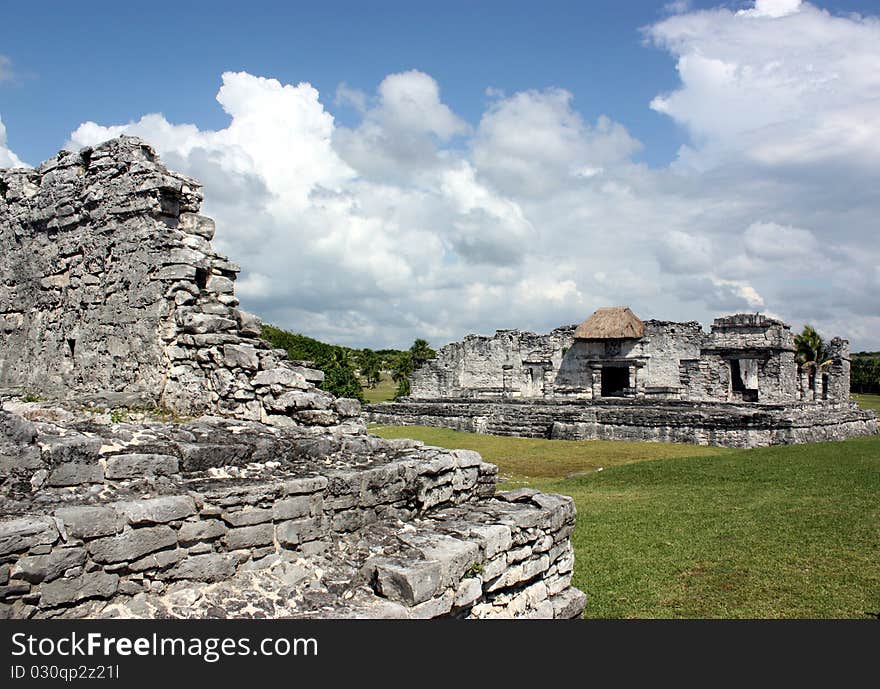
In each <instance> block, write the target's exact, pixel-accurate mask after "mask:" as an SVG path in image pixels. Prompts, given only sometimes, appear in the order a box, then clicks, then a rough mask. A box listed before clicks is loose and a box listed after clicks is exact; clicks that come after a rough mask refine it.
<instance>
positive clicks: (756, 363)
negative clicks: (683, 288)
mask: <svg viewBox="0 0 880 689" xmlns="http://www.w3.org/2000/svg"><path fill="white" fill-rule="evenodd" d="M643 326H644V329H643V334H642V336H641V337H637V338H635V337H627V338H618V337H591V338H585V337H576V336H575V330H576V328H575V326H567V327H562V328H557V329H556V330H554V331H553V332H551V333H550V334H548V335H536V334H534V333H522V332H519V331H516V330H499V331H498V332H496V333H495V335H494V336H492V337H480V336H476V335H469V336H467V337H466V338H465V339H464V340H462V341H461V342H456V343H452V344H449V345H447V346H445V347H443V348H442V349H441V350H440V351H439V352H438V354H437V358H436V359H433V360H431V361H429V362H428V363H427V364H426V365H425V366H423V367H422V368H420V369H418V370H417V371H415V372H413V374H412V376H411V380H410V384H411V390H412V392H411V397H412V398H413V399H439V398H454V397H463V398H529V399H560V398H565V399H570V398H575V399H585V400H597V399H602V398H634V399H680V400H689V401H700V402H761V403H769V404H784V403H787V402H797V401H800V400H805V399H806V400H812V399H822V400H829V401H836V402H844V401H846V400H848V399H849V367H850V353H849V343H848V342H847V341H846V340H841V339H840V338H834V339H833V340H832V341H831V343H830V345H831V346H830V349H831V353H832V363H831V364H830V365H829V366H828V367H826V369H824V370H823V371H822V372H820V375H818V376H813V377H811V378H809V379H808V378H807V377H805V376H802V375H801V372H800V371H799V369H798V365H797V363H796V361H795V347H794V336H793V335H792V333H791V329H790V328H789V326H787V325H786V324H784V323H782V322H781V321H778V320H775V319H772V318H767V317H766V316H762V315H755V314H738V315H734V316H727V317H724V318H716V319H715V321H714V322H713V324H712V327H711V330H710V332H708V333H706V332H705V331H704V330H703V328H702V326H701V325H700V324H699V323H697V322H695V321H691V322H687V323H674V322H670V321H657V320H649V321H644V323H643Z"/></svg>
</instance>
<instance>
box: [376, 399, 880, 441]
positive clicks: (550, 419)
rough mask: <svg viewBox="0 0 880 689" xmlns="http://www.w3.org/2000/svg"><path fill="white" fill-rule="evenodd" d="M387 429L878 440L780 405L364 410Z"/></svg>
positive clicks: (474, 405)
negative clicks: (390, 426) (862, 438)
mask: <svg viewBox="0 0 880 689" xmlns="http://www.w3.org/2000/svg"><path fill="white" fill-rule="evenodd" d="M366 414H367V418H368V419H369V420H370V421H372V422H374V423H380V424H387V425H403V426H437V427H442V428H451V429H453V430H457V431H465V432H470V433H489V434H491V435H501V436H516V437H522V438H549V439H555V440H631V441H643V442H671V443H692V444H696V445H718V446H722V447H738V448H749V447H765V446H768V445H789V444H793V443H808V442H823V441H835V440H845V439H847V438H857V437H863V436H869V435H874V434H876V433H877V417H876V415H875V414H874V412H872V411H868V410H863V409H859V408H858V405H856V404H855V403H834V402H828V403H824V404H822V405H815V404H810V403H805V402H798V403H796V404H785V405H771V404H762V405H755V404H736V403H731V402H727V403H723V404H722V403H711V402H688V401H683V400H648V399H643V400H637V399H633V400H611V399H604V400H598V401H596V402H588V403H585V402H582V401H577V400H564V399H557V400H525V399H511V400H503V401H501V400H495V401H492V400H467V399H462V398H446V399H439V400H415V399H411V400H403V401H400V402H386V403H384V404H371V405H368V406H367V408H366Z"/></svg>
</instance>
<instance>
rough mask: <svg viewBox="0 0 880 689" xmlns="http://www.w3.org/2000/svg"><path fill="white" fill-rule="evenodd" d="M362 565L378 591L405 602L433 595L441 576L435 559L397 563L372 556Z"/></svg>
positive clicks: (425, 598)
mask: <svg viewBox="0 0 880 689" xmlns="http://www.w3.org/2000/svg"><path fill="white" fill-rule="evenodd" d="M365 567H366V568H367V570H368V571H370V572H371V575H372V577H373V578H374V581H375V584H374V585H375V588H376V592H377V593H378V594H379V595H381V596H384V597H385V598H389V599H391V600H393V601H399V602H401V603H403V604H405V605H417V604H419V603H424V602H425V601H427V600H429V599H430V598H432V597H433V596H434V595H435V594H436V593H437V592H438V591H439V590H440V588H441V581H442V579H443V571H442V568H441V566H440V563H439V562H434V561H420V560H417V561H414V562H406V563H405V564H403V563H401V564H398V563H395V562H393V561H383V560H375V561H373V562H368V563H367V565H365Z"/></svg>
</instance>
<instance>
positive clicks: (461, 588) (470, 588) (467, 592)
mask: <svg viewBox="0 0 880 689" xmlns="http://www.w3.org/2000/svg"><path fill="white" fill-rule="evenodd" d="M482 595H483V582H482V581H481V580H480V579H478V578H476V577H468V578H466V579H462V580H461V583H460V584H459V585H458V588H457V589H456V590H455V599H454V601H453V605H454V606H455V607H456V608H469V607H471V606H472V605H473V604H474V603H476V602H477V601H478V600H479V599H480V597H481V596H482Z"/></svg>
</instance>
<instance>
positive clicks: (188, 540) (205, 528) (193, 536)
mask: <svg viewBox="0 0 880 689" xmlns="http://www.w3.org/2000/svg"><path fill="white" fill-rule="evenodd" d="M225 533H226V526H225V525H224V524H223V522H221V521H220V520H219V519H202V520H199V521H197V522H184V523H183V524H182V525H181V527H180V531H178V532H177V540H178V541H179V542H180V544H181V545H192V544H193V543H197V542H199V541H210V540H212V539H215V538H219V537H220V536H222V535H224V534H225Z"/></svg>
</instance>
